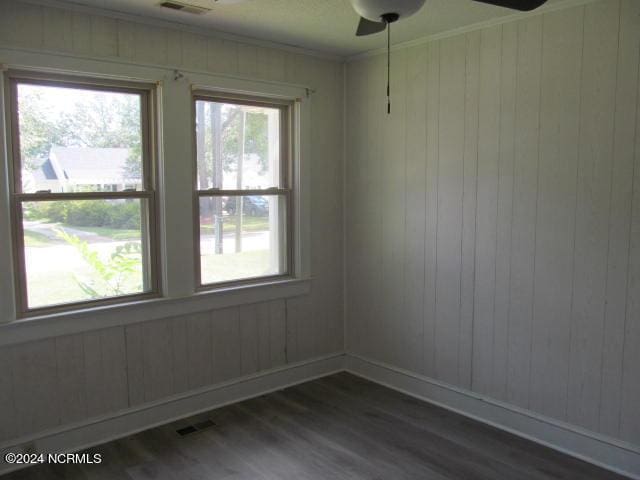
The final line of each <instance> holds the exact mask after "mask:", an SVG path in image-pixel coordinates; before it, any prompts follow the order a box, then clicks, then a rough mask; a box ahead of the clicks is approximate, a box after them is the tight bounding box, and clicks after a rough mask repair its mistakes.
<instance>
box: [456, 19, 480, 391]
mask: <svg viewBox="0 0 640 480" xmlns="http://www.w3.org/2000/svg"><path fill="white" fill-rule="evenodd" d="M466 43H467V46H466V62H465V82H466V83H465V106H464V112H465V120H464V121H465V124H464V185H463V205H462V208H463V210H462V266H461V269H460V289H461V292H460V343H459V345H458V375H459V382H458V385H460V386H463V387H465V388H471V376H472V364H473V363H472V357H473V318H474V297H475V254H476V228H477V226H476V205H477V192H478V189H477V185H478V120H479V100H480V95H479V94H480V32H478V31H475V32H470V33H468V34H467V35H466Z"/></svg>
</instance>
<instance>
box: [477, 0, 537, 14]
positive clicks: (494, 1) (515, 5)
mask: <svg viewBox="0 0 640 480" xmlns="http://www.w3.org/2000/svg"><path fill="white" fill-rule="evenodd" d="M474 1H476V2H480V3H489V4H491V5H497V6H498V7H505V8H511V9H513V10H520V11H521V12H530V11H531V10H535V9H536V8H538V7H539V6H541V5H542V4H544V3H546V1H547V0H474Z"/></svg>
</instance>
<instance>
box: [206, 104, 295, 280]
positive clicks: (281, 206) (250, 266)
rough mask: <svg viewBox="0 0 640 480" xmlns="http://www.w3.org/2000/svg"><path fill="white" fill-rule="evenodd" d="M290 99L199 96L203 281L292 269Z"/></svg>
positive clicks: (266, 275)
mask: <svg viewBox="0 0 640 480" xmlns="http://www.w3.org/2000/svg"><path fill="white" fill-rule="evenodd" d="M291 110H292V105H291V104H290V103H286V102H283V103H276V102H273V103H270V102H268V101H264V100H262V99H251V98H246V97H235V98H234V97H231V98H229V97H225V96H221V97H218V96H210V95H208V94H196V95H195V96H194V117H195V140H196V175H195V188H196V197H197V201H196V208H197V212H198V213H197V218H198V221H197V226H196V228H197V231H196V255H197V261H196V274H197V275H196V276H197V278H196V281H197V284H198V286H199V287H211V286H218V285H222V284H229V283H237V282H252V281H256V280H258V279H265V278H272V277H280V276H286V275H289V274H290V273H291V272H292V268H291V267H292V265H291V263H292V255H291V251H290V248H291V238H290V237H291V221H290V218H291V215H290V213H291V209H292V207H291V197H292V192H291V181H290V167H289V159H290V158H291V145H290V144H289V139H290V137H291V135H290V128H291V127H290V125H291V123H290V122H291Z"/></svg>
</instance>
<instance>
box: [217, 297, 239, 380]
mask: <svg viewBox="0 0 640 480" xmlns="http://www.w3.org/2000/svg"><path fill="white" fill-rule="evenodd" d="M211 317H212V318H211V335H212V341H211V343H212V348H213V379H212V380H213V383H218V382H222V381H225V380H229V379H231V378H234V377H239V376H240V374H241V370H242V369H241V365H240V351H241V350H240V322H239V320H240V317H239V310H238V308H227V309H224V310H218V311H215V312H212V314H211Z"/></svg>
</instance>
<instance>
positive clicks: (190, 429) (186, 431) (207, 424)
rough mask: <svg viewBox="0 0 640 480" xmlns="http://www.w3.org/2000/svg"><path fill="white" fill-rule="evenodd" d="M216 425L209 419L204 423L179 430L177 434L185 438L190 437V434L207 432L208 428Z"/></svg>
mask: <svg viewBox="0 0 640 480" xmlns="http://www.w3.org/2000/svg"><path fill="white" fill-rule="evenodd" d="M214 425H215V423H213V422H212V421H211V420H209V419H207V420H204V421H202V422H198V423H194V424H193V425H187V426H186V427H182V428H179V429H178V430H176V433H177V434H178V435H180V436H181V437H184V436H185V435H189V434H190V433H195V432H199V431H201V430H206V429H207V428H210V427H213V426H214Z"/></svg>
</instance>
